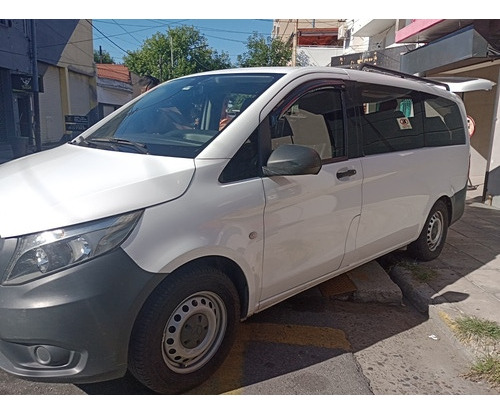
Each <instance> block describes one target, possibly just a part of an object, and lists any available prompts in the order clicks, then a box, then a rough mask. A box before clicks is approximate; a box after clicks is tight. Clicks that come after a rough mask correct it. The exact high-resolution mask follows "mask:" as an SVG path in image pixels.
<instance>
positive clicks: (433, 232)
mask: <svg viewBox="0 0 500 414" xmlns="http://www.w3.org/2000/svg"><path fill="white" fill-rule="evenodd" d="M443 222H444V218H443V215H442V214H441V212H440V211H436V213H434V215H433V216H432V217H431V219H430V221H429V226H428V227H427V245H428V246H429V250H430V251H434V250H436V248H437V247H438V246H439V244H440V243H441V238H442V237H443Z"/></svg>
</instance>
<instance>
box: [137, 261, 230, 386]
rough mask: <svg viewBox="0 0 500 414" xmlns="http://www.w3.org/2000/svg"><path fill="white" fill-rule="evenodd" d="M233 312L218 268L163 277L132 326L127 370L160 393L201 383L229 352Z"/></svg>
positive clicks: (227, 285)
mask: <svg viewBox="0 0 500 414" xmlns="http://www.w3.org/2000/svg"><path fill="white" fill-rule="evenodd" d="M239 312H240V310H239V298H238V294H237V292H236V289H235V287H234V285H233V284H232V282H231V281H230V280H229V279H228V278H227V277H226V276H225V275H224V274H223V273H222V272H220V271H219V270H217V269H214V268H210V267H195V268H191V269H187V270H185V271H182V272H179V273H176V274H172V275H170V276H168V277H167V278H166V279H165V280H164V281H163V282H162V283H161V284H160V286H159V287H158V288H157V289H156V290H155V291H154V292H153V294H152V295H151V296H150V298H149V299H148V300H147V302H146V304H145V305H144V307H143V309H142V310H141V312H140V314H139V316H138V318H137V320H136V322H135V324H134V328H133V331H132V336H131V341H130V348H129V370H130V372H131V373H132V374H133V375H134V376H135V377H136V378H137V379H138V380H139V381H140V382H141V383H143V384H144V385H146V386H147V387H148V388H150V389H152V390H153V391H155V392H157V393H160V394H177V393H181V392H183V391H186V390H189V389H191V388H193V387H195V386H197V385H199V384H201V383H202V382H204V381H205V380H207V379H208V378H209V377H210V376H211V375H212V374H213V373H214V372H215V371H216V370H217V369H218V368H219V366H220V365H221V364H222V362H223V361H224V359H225V358H226V356H227V354H228V353H229V350H230V349H231V346H232V344H233V342H234V337H235V334H236V328H237V324H238V322H239Z"/></svg>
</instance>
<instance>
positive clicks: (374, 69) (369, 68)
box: [358, 63, 450, 91]
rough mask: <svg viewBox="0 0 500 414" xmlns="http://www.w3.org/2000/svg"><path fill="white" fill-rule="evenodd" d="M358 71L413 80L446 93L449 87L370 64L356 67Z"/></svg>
mask: <svg viewBox="0 0 500 414" xmlns="http://www.w3.org/2000/svg"><path fill="white" fill-rule="evenodd" d="M358 70H364V71H372V72H380V73H385V74H388V75H392V76H397V77H400V78H405V79H406V78H407V79H413V80H417V81H420V82H425V83H430V84H433V85H437V86H441V87H443V88H445V89H446V90H447V91H449V90H450V87H449V86H448V85H447V84H446V83H443V82H438V81H436V80H433V79H428V78H422V77H420V76H415V75H410V74H409V73H403V72H398V71H397V70H393V69H387V68H383V67H381V66H376V65H372V64H370V63H362V64H361V65H359V66H358Z"/></svg>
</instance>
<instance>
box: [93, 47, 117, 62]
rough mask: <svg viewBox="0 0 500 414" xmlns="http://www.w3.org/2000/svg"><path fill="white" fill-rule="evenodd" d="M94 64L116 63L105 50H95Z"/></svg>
mask: <svg viewBox="0 0 500 414" xmlns="http://www.w3.org/2000/svg"><path fill="white" fill-rule="evenodd" d="M94 62H95V63H115V61H114V60H113V58H112V57H111V55H110V54H109V52H106V51H105V50H101V51H99V50H94Z"/></svg>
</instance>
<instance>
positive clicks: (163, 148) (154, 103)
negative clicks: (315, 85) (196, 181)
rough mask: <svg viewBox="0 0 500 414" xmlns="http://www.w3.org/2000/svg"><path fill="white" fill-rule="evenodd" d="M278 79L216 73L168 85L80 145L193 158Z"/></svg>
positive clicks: (146, 97)
mask: <svg viewBox="0 0 500 414" xmlns="http://www.w3.org/2000/svg"><path fill="white" fill-rule="evenodd" d="M281 76H282V75H279V74H278V75H275V74H227V75H220V74H219V75H200V76H194V77H189V78H179V79H176V80H173V81H170V82H167V83H165V84H163V85H161V86H159V87H157V88H156V89H154V90H152V91H151V92H149V93H147V94H145V95H144V96H143V97H142V98H141V99H139V100H138V101H137V102H136V103H134V104H133V105H131V106H129V107H128V108H127V110H125V111H123V112H121V113H118V114H117V115H115V116H113V117H112V118H111V119H110V120H109V121H108V122H107V123H106V124H105V125H103V126H102V127H100V128H99V129H98V130H96V131H95V132H93V133H92V134H91V135H89V136H88V137H86V138H85V140H80V141H79V142H78V144H79V145H86V146H93V147H97V148H102V149H107V150H116V151H128V152H132V151H133V152H144V153H146V152H148V153H150V154H154V155H165V156H173V157H189V158H193V157H195V156H196V155H197V154H198V153H199V152H200V151H201V150H202V149H203V148H204V147H205V146H206V145H207V144H208V143H209V142H210V141H211V140H212V139H213V138H214V137H215V136H217V135H218V134H219V133H220V131H222V130H223V129H224V128H225V127H226V126H227V125H228V124H229V123H230V122H232V120H233V119H235V118H236V117H237V116H238V115H239V114H240V113H242V112H243V111H244V110H245V109H246V108H247V107H248V106H249V105H250V104H251V103H252V102H253V100H255V99H256V98H257V97H258V96H259V95H260V94H261V93H262V92H263V91H265V90H266V89H267V88H268V87H269V86H270V85H271V84H273V83H274V82H275V81H276V80H277V79H278V78H279V77H281Z"/></svg>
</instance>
